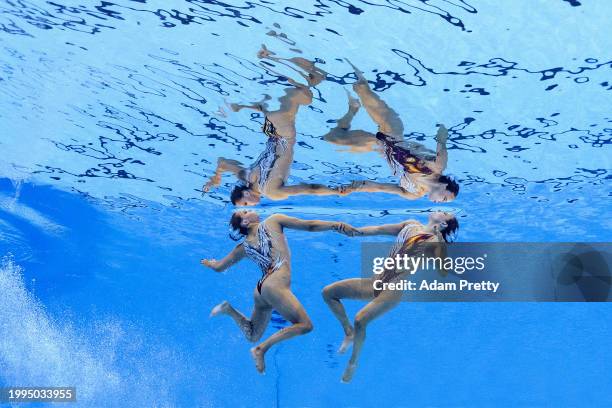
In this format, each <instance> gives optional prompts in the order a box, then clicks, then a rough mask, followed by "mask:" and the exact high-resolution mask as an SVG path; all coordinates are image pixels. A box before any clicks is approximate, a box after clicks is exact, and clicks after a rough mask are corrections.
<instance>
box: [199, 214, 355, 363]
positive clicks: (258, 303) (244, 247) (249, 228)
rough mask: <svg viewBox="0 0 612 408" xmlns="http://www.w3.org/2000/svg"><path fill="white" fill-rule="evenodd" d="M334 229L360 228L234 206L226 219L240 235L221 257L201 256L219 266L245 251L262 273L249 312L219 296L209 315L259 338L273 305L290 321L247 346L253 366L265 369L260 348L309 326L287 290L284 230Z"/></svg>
mask: <svg viewBox="0 0 612 408" xmlns="http://www.w3.org/2000/svg"><path fill="white" fill-rule="evenodd" d="M286 229H296V230H304V231H336V232H339V233H341V234H344V235H348V236H353V235H356V234H357V235H358V234H359V233H358V232H357V230H356V229H355V228H353V227H351V226H350V225H348V224H345V223H342V222H328V221H318V220H301V219H298V218H293V217H289V216H286V215H283V214H274V215H271V216H270V217H268V218H266V219H265V220H263V221H262V220H261V219H260V217H259V215H258V214H257V213H256V212H254V211H246V210H244V211H236V212H235V213H234V214H233V216H232V218H231V220H230V231H231V233H230V237H232V239H234V240H242V241H241V242H240V243H239V244H238V245H236V247H235V248H234V249H233V250H232V251H231V252H230V253H229V254H228V255H227V256H225V257H224V258H223V259H221V260H219V261H217V260H214V259H203V260H202V261H201V263H202V265H204V266H207V267H209V268H211V269H213V270H215V271H217V272H222V271H224V270H226V269H227V268H229V267H230V266H232V265H234V264H235V263H237V262H239V261H240V260H242V259H243V258H245V257H247V258H249V259H251V260H252V261H253V262H255V263H256V264H257V265H258V266H259V268H260V269H261V273H262V275H261V278H260V279H259V281H258V282H257V286H256V288H255V290H254V292H253V297H254V303H255V306H254V309H253V312H252V314H251V317H250V318H247V317H246V316H244V315H243V314H242V313H240V312H239V311H238V310H236V309H235V308H234V307H233V306H232V305H231V304H230V303H229V302H227V301H224V302H222V303H220V304H219V305H217V306H215V307H214V308H213V310H212V312H211V314H210V315H211V316H218V315H222V314H225V315H227V316H230V317H231V318H232V319H234V321H235V322H236V324H237V325H238V327H239V328H240V330H242V332H243V334H244V336H245V337H246V338H247V340H249V341H251V342H255V341H258V340H259V339H260V338H261V336H262V335H263V333H264V331H265V329H266V327H267V326H268V323H269V321H270V317H271V314H272V310H276V311H277V312H278V313H279V314H280V315H281V316H282V317H283V318H284V319H285V320H287V321H289V322H291V326H289V327H285V328H283V329H281V330H279V331H277V332H276V333H274V334H273V335H271V336H270V337H269V338H268V339H266V340H265V341H263V342H262V343H260V344H258V345H257V346H255V347H253V348H252V349H251V355H252V357H253V359H254V360H255V367H256V368H257V371H259V372H260V373H263V372H264V371H265V354H266V352H267V351H268V350H269V349H270V347H272V346H273V345H274V344H276V343H278V342H281V341H284V340H287V339H290V338H292V337H295V336H299V335H302V334H306V333H308V332H310V331H311V330H312V322H311V321H310V318H309V317H308V314H307V313H306V310H305V309H304V307H303V306H302V304H301V303H300V301H299V300H298V299H297V298H296V297H295V295H294V294H293V292H292V291H291V254H290V251H289V246H288V244H287V238H286V237H285V233H284V231H285V230H286Z"/></svg>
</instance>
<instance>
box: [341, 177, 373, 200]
mask: <svg viewBox="0 0 612 408" xmlns="http://www.w3.org/2000/svg"><path fill="white" fill-rule="evenodd" d="M367 184H368V181H367V180H356V181H353V182H352V183H351V184H345V185H342V186H340V187H338V192H339V193H340V195H343V196H344V195H348V194H350V193H353V192H355V191H360V190H361V189H362V188H364V187H365V186H367Z"/></svg>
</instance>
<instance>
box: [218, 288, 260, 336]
mask: <svg viewBox="0 0 612 408" xmlns="http://www.w3.org/2000/svg"><path fill="white" fill-rule="evenodd" d="M257 295H259V294H257ZM221 314H225V315H228V316H229V317H231V318H232V319H234V321H235V322H236V324H237V325H238V327H239V328H240V330H241V331H242V333H243V334H244V337H246V339H247V340H248V341H251V342H255V341H257V340H259V339H260V338H261V336H262V335H263V333H264V331H265V330H266V327H268V323H269V322H270V317H271V316H272V308H271V307H270V306H269V305H268V304H266V303H265V302H263V301H262V300H261V299H260V298H259V296H255V307H254V308H253V313H252V314H251V318H250V319H249V318H247V317H246V316H245V315H243V314H242V313H240V312H239V311H238V310H236V309H235V308H234V307H233V306H232V305H231V304H229V302H227V301H225V302H223V303H220V304H219V305H217V306H215V307H214V308H213V310H212V311H211V312H210V316H211V317H213V316H218V315H221Z"/></svg>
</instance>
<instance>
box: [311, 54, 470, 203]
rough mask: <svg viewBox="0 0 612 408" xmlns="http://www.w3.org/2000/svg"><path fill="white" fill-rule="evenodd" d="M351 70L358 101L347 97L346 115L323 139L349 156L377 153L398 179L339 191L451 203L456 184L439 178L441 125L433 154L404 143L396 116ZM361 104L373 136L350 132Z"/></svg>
mask: <svg viewBox="0 0 612 408" xmlns="http://www.w3.org/2000/svg"><path fill="white" fill-rule="evenodd" d="M349 63H350V62H349ZM351 66H353V65H352V64H351ZM353 69H354V70H355V74H356V75H357V79H358V81H357V82H356V83H355V84H353V90H354V91H355V92H356V93H357V95H358V96H359V100H357V99H355V98H353V97H352V96H351V95H350V94H349V95H348V97H349V108H348V111H347V113H346V114H345V115H344V116H343V117H342V118H341V119H339V120H338V121H337V126H336V127H335V128H334V129H332V130H331V131H330V132H329V133H327V134H326V135H325V136H324V137H323V138H324V139H325V140H327V141H328V142H331V143H335V144H338V145H344V146H348V147H350V150H351V151H353V152H363V151H371V150H374V149H378V150H381V151H382V152H383V154H384V157H385V159H386V161H387V163H388V164H389V167H390V169H391V171H392V173H393V174H394V175H395V176H397V177H399V183H398V184H392V183H378V182H374V181H357V182H353V183H351V184H349V185H346V186H343V187H341V188H340V190H341V191H342V192H343V194H350V193H353V192H385V193H391V194H398V195H400V196H402V197H404V198H407V199H417V198H419V197H422V196H424V195H427V196H428V198H429V199H430V200H431V201H434V202H447V201H452V200H454V199H455V197H456V196H457V194H458V193H459V184H457V182H456V181H455V180H453V179H452V178H450V177H448V176H446V175H443V174H442V173H443V172H444V170H445V169H446V165H447V161H448V153H447V150H446V141H447V138H448V131H447V130H446V128H445V127H444V126H443V125H441V126H440V127H439V129H438V134H437V135H436V141H437V150H436V152H433V151H430V150H428V149H426V148H425V147H424V146H423V145H421V144H418V143H415V142H406V141H405V140H404V125H403V124H402V121H401V119H400V117H399V115H398V114H397V113H396V112H395V111H394V110H393V109H391V108H390V107H389V106H388V105H387V104H386V103H385V102H384V101H383V100H382V99H380V97H379V96H378V95H376V94H375V93H374V92H373V91H372V90H371V89H370V87H369V85H368V81H367V80H366V79H365V77H364V76H363V73H362V72H361V71H359V70H358V69H357V68H356V67H355V66H353ZM360 101H361V103H360ZM362 104H363V106H364V107H365V109H366V111H367V112H368V114H369V116H370V118H371V119H372V120H373V121H374V122H375V123H376V124H377V125H378V132H377V133H376V135H374V134H372V133H369V132H366V131H363V130H351V121H352V119H353V117H354V116H355V114H356V113H357V112H358V110H359V108H360V107H361V105H362Z"/></svg>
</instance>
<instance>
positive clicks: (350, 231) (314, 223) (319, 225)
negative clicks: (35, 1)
mask: <svg viewBox="0 0 612 408" xmlns="http://www.w3.org/2000/svg"><path fill="white" fill-rule="evenodd" d="M268 219H269V220H270V219H272V220H274V221H275V222H277V223H278V224H279V225H280V226H281V227H283V228H289V229H296V230H302V231H312V232H319V231H338V232H339V233H341V234H344V235H348V236H353V235H360V234H359V233H358V232H357V229H356V228H353V227H352V226H351V225H349V224H346V223H344V222H338V221H321V220H302V219H300V218H295V217H289V216H287V215H284V214H275V215H272V216H271V217H270V218H268Z"/></svg>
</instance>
